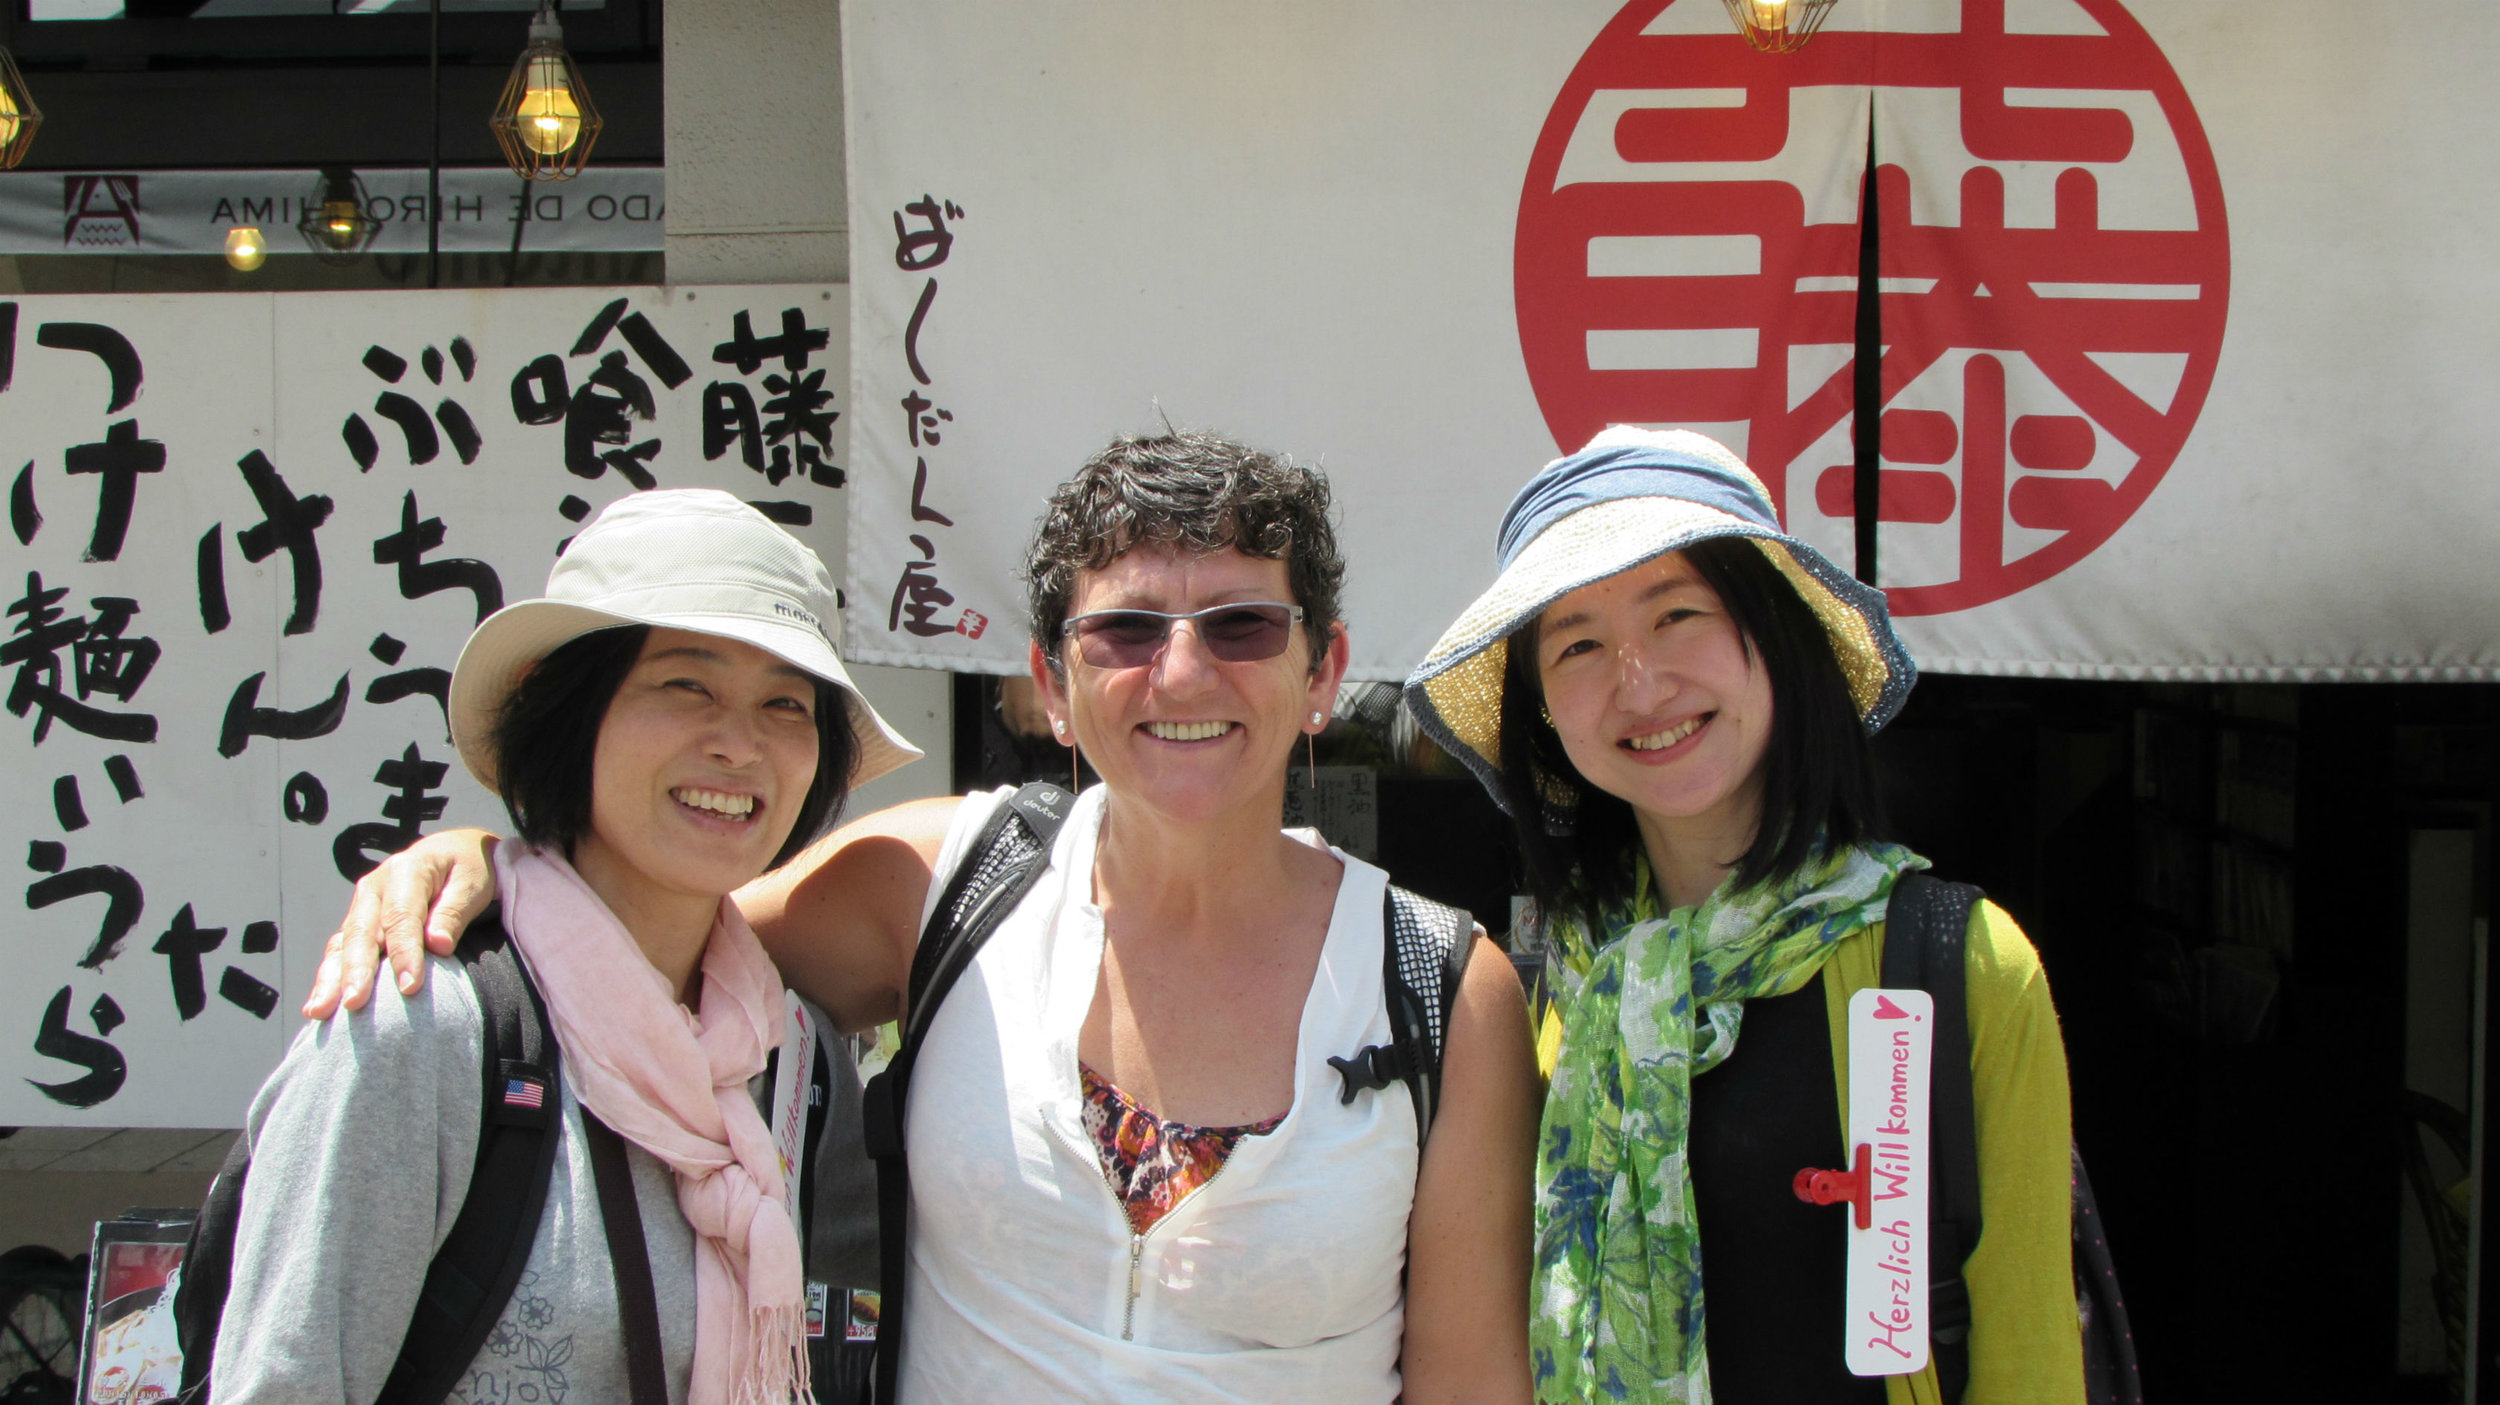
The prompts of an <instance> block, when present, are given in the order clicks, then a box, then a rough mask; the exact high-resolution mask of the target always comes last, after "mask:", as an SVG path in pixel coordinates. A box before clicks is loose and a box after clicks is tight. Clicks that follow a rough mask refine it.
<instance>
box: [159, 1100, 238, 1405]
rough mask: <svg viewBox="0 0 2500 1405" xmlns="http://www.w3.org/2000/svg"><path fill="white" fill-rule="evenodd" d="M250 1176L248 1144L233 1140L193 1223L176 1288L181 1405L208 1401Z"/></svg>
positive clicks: (183, 1253)
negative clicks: (210, 1371) (238, 1222)
mask: <svg viewBox="0 0 2500 1405" xmlns="http://www.w3.org/2000/svg"><path fill="white" fill-rule="evenodd" d="M251 1172H252V1148H251V1141H250V1139H249V1138H247V1137H236V1138H235V1139H234V1145H233V1146H231V1147H229V1148H228V1149H227V1151H226V1159H225V1163H224V1164H223V1165H221V1166H219V1167H218V1168H217V1178H216V1179H215V1180H213V1181H210V1182H209V1185H208V1196H207V1198H206V1199H204V1200H202V1201H201V1202H200V1213H199V1218H197V1219H195V1220H193V1221H192V1222H191V1238H190V1241H189V1242H188V1243H186V1244H185V1245H184V1246H183V1250H182V1267H181V1270H180V1273H179V1281H178V1282H177V1283H176V1285H175V1287H174V1339H175V1341H176V1342H177V1343H178V1344H179V1345H180V1346H181V1347H182V1389H181V1393H180V1394H179V1395H177V1396H176V1397H175V1398H176V1399H177V1400H178V1401H180V1402H181V1405H199V1402H201V1401H205V1400H207V1399H208V1369H209V1363H210V1360H211V1358H212V1357H214V1355H215V1354H216V1350H217V1323H218V1321H219V1319H220V1318H222V1317H223V1316H224V1315H225V1310H226V1294H227V1292H228V1291H229V1290H230V1289H231V1288H232V1287H233V1285H234V1231H235V1221H236V1219H237V1217H238V1216H239V1215H240V1214H241V1213H242V1210H243V1187H244V1183H245V1181H246V1180H247V1179H248V1178H249V1177H250V1175H251Z"/></svg>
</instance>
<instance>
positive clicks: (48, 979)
mask: <svg viewBox="0 0 2500 1405" xmlns="http://www.w3.org/2000/svg"><path fill="white" fill-rule="evenodd" d="M845 311H846V308H845V298H844V295H843V292H842V290H841V289H840V288H838V287H835V288H826V287H819V286H805V287H742V288H678V289H668V290H663V289H658V288H633V289H623V288H617V289H563V290H549V291H532V292H511V293H499V294H496V295H494V296H491V297H484V296H479V295H478V294H476V293H472V292H445V293H303V294H283V295H276V296H271V295H193V296H182V297H138V296H128V297H80V298H69V297H62V298H20V299H17V300H15V301H13V302H0V443H5V444H6V445H7V453H8V456H7V462H6V463H5V464H0V478H5V479H6V480H7V487H8V527H7V530H8V533H9V535H8V537H7V538H6V541H7V543H8V549H9V552H10V554H9V556H8V565H9V571H8V574H7V577H6V597H5V609H6V631H5V637H0V686H5V687H6V689H7V693H6V707H7V711H6V714H5V715H0V724H5V726H0V784H5V787H6V790H7V793H8V794H9V795H11V796H13V797H15V799H16V802H17V803H16V804H15V805H13V806H12V807H11V808H10V811H9V816H10V818H9V820H8V830H7V832H6V833H5V834H0V847H4V848H5V851H6V852H8V853H11V854H16V855H23V856H24V863H25V866H26V871H25V872H24V873H23V874H21V876H20V880H19V882H20V884H21V889H20V891H21V893H22V900H18V901H12V903H11V904H10V906H11V907H12V908H13V909H14V910H15V911H16V912H17V914H18V915H17V916H15V917H13V918H12V919H10V920H9V921H8V922H6V923H5V924H0V970H6V971H7V972H8V973H9V975H10V979H9V980H8V981H7V982H6V984H5V986H4V987H0V1125H7V1126H18V1125H27V1124H36V1125H51V1124H75V1123H92V1124H96V1125H110V1126H179V1127H213V1126H237V1125H240V1122H241V1118H242V1115H243V1111H244V1108H245V1106H246V1104H247V1102H248V1100H249V1098H250V1096H251V1093H252V1091H253V1089H254V1088H255V1087H257V1086H258V1084H259V1082H260V1080H261V1079H262V1078H263V1077H264V1076H266V1075H267V1073H268V1071H269V1070H270V1069H271V1068H273V1067H275V1066H276V1063H277V1060H278V1057H279V1054H280V1053H281V1052H282V1051H283V1049H284V1047H285V1044H286V1041H287V1040H288V1039H289V1038H290V1037H291V1036H292V1035H293V1034H294V1032H295V1029H296V1027H297V1025H298V1023H299V1021H298V1020H297V1018H296V1016H295V1014H294V1009H295V1006H296V1004H297V1003H298V1002H299V1001H300V1000H301V999H302V996H303V992H304V990H305V989H306V987H307V985H308V984H309V982H310V979H311V975H312V970H313V965H314V963H315V962H316V961H317V960H318V958H319V954H320V950H321V946H322V943H323V941H324V940H325V939H326V938H327V937H328V936H329V934H330V931H331V930H332V928H333V926H334V925H335V924H336V922H337V920H338V917H339V915H340V914H341V913H342V912H343V911H344V910H345V904H346V902H347V897H348V891H349V882H350V875H351V874H353V873H357V872H362V871H363V870H364V869H365V868H367V867H370V865H371V864H372V863H373V862H374V861H375V860H376V859H378V858H379V856H381V855H383V854H386V853H388V852H390V851H392V850H394V849H396V848H398V847H400V846H401V845H402V844H404V843H405V842H406V841H407V840H408V839H409V838H411V837H413V836H414V835H415V834H417V833H418V832H419V831H420V830H421V829H423V830H430V829H434V828H438V827H441V826H444V825H450V824H467V823H479V824H492V825H495V826H497V827H498V828H501V827H504V825H505V822H504V821H503V820H502V811H501V806H500V804H499V802H497V801H495V800H494V799H493V798H492V797H491V796H489V795H487V794H486V793H485V792H484V791H483V790H482V789H481V788H480V787H478V786H477V784H476V783H475V782H473V781H472V780H471V779H470V778H469V776H468V773H467V772H466V771H465V770H463V769H462V767H461V765H460V763H459V759H458V757H457V756H456V755H455V754H454V752H453V750H452V748H451V746H450V743H449V740H448V735H447V732H446V729H445V719H444V714H443V710H442V698H443V694H444V689H445V687H446V685H447V684H448V682H449V670H450V668H451V665H452V663H453V661H454V660H455V659H456V658H457V657H458V655H459V650H460V646H461V644H462V642H463V641H464V640H465V639H466V638H467V637H468V633H469V630H470V629H471V628H472V627H473V626H474V625H475V624H476V623H477V621H478V620H479V619H481V618H482V617H483V616H484V615H485V614H487V613H488V612H489V611H491V610H493V609H494V608H496V607H497V606H499V605H501V604H503V603H506V602H509V601H513V600H521V599H527V598H529V597H531V596H534V595H536V594H538V593H539V590H540V588H541V587H542V586H543V585H544V583H545V581H546V573H547V566H548V564H549V563H550V562H551V561H552V560H553V558H554V554H555V552H556V550H557V548H558V546H559V544H560V543H561V542H563V541H564V540H565V539H567V538H568V537H570V536H571V534H572V533H573V532H575V531H577V530H579V526H578V524H579V523H580V522H581V521H583V520H586V519H587V518H588V517H589V516H590V514H591V513H592V512H594V511H596V510H597V509H598V508H599V507H601V506H603V505H605V504H606V503H608V502H609V501H611V500H613V499H614V498H616V497H618V496H619V495H621V494H623V493H625V492H627V491H629V490H630V489H631V488H632V487H633V486H635V485H652V484H656V485H659V486H666V487H719V488H725V489H728V490H729V491H731V492H734V493H737V494H738V495H739V496H740V497H742V498H745V499H747V500H749V501H751V502H756V503H757V504H758V505H759V506H761V507H763V508H764V509H765V510H766V512H767V513H768V514H769V515H773V516H775V517H777V518H778V519H780V520H782V521H784V522H786V523H789V524H791V526H792V530H793V531H795V532H797V533H798V534H799V535H800V536H801V537H802V538H809V539H818V544H819V545H820V549H822V548H823V547H824V546H826V545H831V544H830V543H823V542H822V541H821V538H822V537H823V536H824V535H826V534H827V533H826V531H825V529H829V528H830V527H831V525H832V519H831V514H833V513H835V512H837V511H838V510H839V503H840V495H839V493H838V491H837V490H838V488H839V486H840V481H841V472H840V469H839V468H838V467H836V466H835V459H836V457H837V454H836V451H837V449H838V447H839V444H840V441H839V439H838V438H836V437H835V436H834V434H833V428H834V420H833V417H834V415H835V414H836V412H837V408H836V407H837V403H838V402H837V398H836V392H837V390H838V388H839V387H840V386H841V385H842V383H843V380H844V378H845V376H846V374H847V371H846V365H845V361H846V356H847V353H846V349H845V347H844V346H843V343H842V337H841V327H842V323H843V318H844V314H845ZM20 465H23V466H22V467H21V466H20Z"/></svg>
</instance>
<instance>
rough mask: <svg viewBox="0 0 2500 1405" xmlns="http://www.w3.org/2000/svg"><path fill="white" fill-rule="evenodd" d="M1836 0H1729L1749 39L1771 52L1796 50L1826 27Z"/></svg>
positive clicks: (1731, 12)
mask: <svg viewBox="0 0 2500 1405" xmlns="http://www.w3.org/2000/svg"><path fill="white" fill-rule="evenodd" d="M1832 5H1833V0H1727V13H1728V17H1729V18H1730V19H1733V20H1735V21H1736V27H1737V29H1739V30H1740V31H1742V32H1743V33H1744V36H1745V42H1746V43H1748V44H1751V45H1753V46H1754V47H1755V48H1757V49H1760V50H1762V51H1763V52H1764V53H1770V54H1793V53H1795V52H1797V51H1798V50H1799V49H1802V48H1804V47H1805V46H1806V41H1807V40H1809V39H1812V38H1813V37H1814V32H1815V31H1816V30H1818V29H1820V28H1822V27H1823V19H1824V16H1826V15H1828V14H1830V13H1831V9H1832Z"/></svg>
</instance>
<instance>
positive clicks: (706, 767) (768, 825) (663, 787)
mask: <svg viewBox="0 0 2500 1405" xmlns="http://www.w3.org/2000/svg"><path fill="white" fill-rule="evenodd" d="M815 710H816V683H815V679H814V678H813V677H812V676H811V675H809V674H807V673H806V672H804V671H802V670H800V669H798V668H796V667H794V666H792V665H790V664H789V663H786V662H784V661H783V660H782V659H780V658H779V657H777V656H775V655H773V654H771V653H768V652H766V651H765V650H762V649H759V648H756V647H755V646H754V645H752V644H743V643H740V642H738V641H736V640H733V639H723V638H720V637H718V636H715V635H709V634H696V633H692V632H690V631H687V630H682V629H658V628H655V629H653V630H652V631H651V632H650V636H649V638H648V639H646V640H645V641H644V643H643V646H642V653H641V656H640V657H639V658H638V659H636V661H635V663H634V666H633V668H632V669H631V670H630V671H629V672H627V673H626V675H625V681H624V682H623V683H622V684H621V685H620V686H619V687H618V688H617V690H616V696H615V698H614V699H613V700H612V701H611V702H610V703H609V704H608V710H607V714H606V716H605V718H604V719H603V720H602V721H601V723H600V726H599V741H598V745H597V748H596V750H595V751H594V752H593V755H592V761H591V797H590V825H589V828H588V830H587V832H585V833H583V834H581V835H580V836H579V837H578V838H577V839H576V840H575V841H574V845H573V866H574V868H575V869H577V870H578V871H579V872H580V873H581V875H582V878H583V879H584V881H586V882H588V883H589V884H590V886H591V888H592V889H593V890H594V891H596V892H597V893H598V894H599V896H600V897H601V898H602V899H604V900H605V901H606V902H607V904H608V906H609V907H610V908H612V909H614V910H615V911H616V912H617V913H618V914H619V915H620V916H625V915H627V914H628V913H629V912H634V911H656V910H658V909H661V908H663V907H667V906H672V905H685V906H691V905H692V904H695V903H698V902H708V903H717V902H718V901H719V900H720V898H721V896H722V895H723V894H725V893H728V892H730V891H732V890H733V889H736V888H738V887H739V886H741V885H743V884H745V883H746V882H747V881H748V880H750V879H752V878H754V877H755V876H756V875H757V874H759V873H762V872H763V871H764V869H765V867H766V866H767V865H769V864H770V863H771V862H772V859H773V856H774V855H775V854H777V853H779V852H780V851H781V846H782V843H783V841H784V840H786V839H787V838H788V837H789V834H790V828H791V826H792V825H793V824H794V823H796V821H797V819H798V812H799V808H800V805H801V803H802V802H803V801H804V800H805V799H806V798H807V792H808V787H809V786H810V785H811V784H812V783H813V782H814V780H815V778H816V757H817V745H818V743H817V733H816V721H815ZM629 925H630V924H629Z"/></svg>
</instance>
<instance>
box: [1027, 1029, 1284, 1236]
mask: <svg viewBox="0 0 2500 1405" xmlns="http://www.w3.org/2000/svg"><path fill="white" fill-rule="evenodd" d="M1077 1072H1078V1073H1079V1074H1081V1075H1082V1076H1083V1079H1084V1084H1085V1130H1086V1132H1087V1133H1088V1134H1089V1135H1091V1136H1092V1137H1093V1139H1094V1150H1095V1152H1096V1154H1098V1155H1099V1156H1101V1158H1102V1173H1103V1175H1104V1177H1105V1178H1107V1179H1108V1180H1109V1181H1110V1182H1111V1188H1112V1190H1113V1191H1114V1192H1116V1193H1117V1194H1118V1195H1119V1197H1120V1204H1121V1206H1122V1207H1123V1208H1124V1209H1126V1210H1127V1212H1128V1227H1129V1232H1130V1233H1132V1234H1144V1233H1145V1232H1146V1231H1147V1230H1149V1229H1152V1228H1154V1225H1155V1221H1157V1220H1160V1219H1162V1218H1163V1217H1164V1216H1165V1215H1168V1214H1170V1213H1171V1212H1172V1208H1173V1207H1174V1206H1176V1205H1178V1204H1180V1203H1181V1202H1182V1201H1183V1200H1186V1199H1188V1198H1189V1193H1190V1192H1191V1191H1193V1190H1196V1189H1197V1188H1198V1187H1200V1186H1202V1185H1205V1184H1206V1183H1207V1182H1208V1181H1209V1180H1210V1179H1212V1178H1213V1177H1214V1175H1215V1173H1216V1172H1217V1171H1219V1170H1221V1169H1223V1166H1224V1159H1225V1158H1226V1157H1228V1156H1230V1155H1232V1154H1233V1148H1234V1147H1235V1146H1236V1145H1238V1144H1239V1143H1240V1141H1241V1139H1242V1138H1244V1137H1258V1136H1265V1135H1266V1134H1267V1133H1269V1132H1273V1131H1275V1130H1276V1126H1277V1124H1278V1123H1280V1122H1283V1121H1284V1120H1285V1115H1284V1114H1283V1113H1278V1114H1277V1115H1276V1116H1274V1117H1271V1118H1268V1119H1267V1120H1266V1121H1264V1122H1253V1123H1250V1124H1249V1125H1247V1126H1243V1127H1193V1126H1191V1125H1190V1124H1188V1123H1186V1122H1166V1121H1164V1120H1163V1119H1162V1118H1160V1117H1157V1116H1155V1115H1154V1114H1153V1113H1152V1112H1149V1111H1147V1110H1146V1109H1145V1108H1142V1107H1139V1106H1138V1105H1137V1104H1136V1103H1134V1102H1131V1101H1130V1100H1129V1097H1128V1095H1127V1094H1125V1093H1123V1092H1121V1091H1120V1090H1119V1089H1117V1088H1114V1087H1112V1086H1111V1083H1110V1081H1109V1080H1107V1079H1105V1078H1104V1077H1103V1076H1102V1075H1101V1074H1098V1073H1096V1072H1094V1071H1093V1070H1092V1069H1090V1068H1087V1067H1086V1066H1085V1065H1083V1064H1081V1063H1080V1064H1078V1065H1077Z"/></svg>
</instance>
